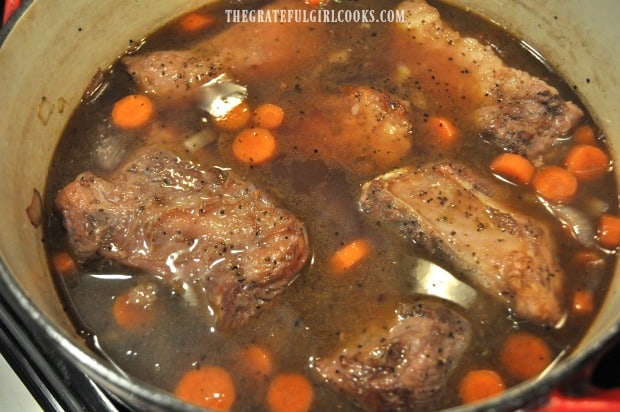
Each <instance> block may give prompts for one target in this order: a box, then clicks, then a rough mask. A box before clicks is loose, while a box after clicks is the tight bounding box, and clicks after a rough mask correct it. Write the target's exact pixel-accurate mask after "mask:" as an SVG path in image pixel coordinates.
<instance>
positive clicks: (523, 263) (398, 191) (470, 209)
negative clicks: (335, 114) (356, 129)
mask: <svg viewBox="0 0 620 412" xmlns="http://www.w3.org/2000/svg"><path fill="white" fill-rule="evenodd" d="M495 193H497V192H496V191H494V189H493V185H492V183H491V182H490V181H488V180H485V179H484V178H482V177H481V176H479V175H478V174H476V173H474V172H473V171H472V170H471V169H469V168H468V167H466V166H464V165H461V164H457V163H451V162H441V163H434V164H431V165H427V166H425V167H422V168H419V169H409V168H404V169H398V170H396V171H393V172H390V173H388V174H385V175H383V176H380V177H378V178H376V179H374V180H372V181H370V182H367V183H366V184H364V186H363V189H362V194H361V197H360V201H359V203H360V208H361V210H362V211H363V212H364V213H366V214H367V215H368V217H369V218H371V219H373V220H375V221H376V223H377V224H380V225H382V226H384V227H386V228H391V229H393V230H396V231H397V232H399V233H400V234H401V235H402V236H403V237H404V238H405V239H407V240H408V241H410V242H411V243H412V244H413V245H415V246H417V247H420V248H423V249H425V250H426V251H428V252H430V253H431V254H433V255H435V256H436V257H437V258H438V259H441V260H444V261H447V262H449V263H450V264H451V266H453V267H454V268H455V270H456V271H457V272H459V273H460V274H461V275H462V276H463V277H464V278H465V279H467V280H468V281H469V282H470V283H472V284H474V285H476V286H477V287H479V288H480V289H482V290H484V291H486V292H487V293H489V294H491V295H493V296H495V297H496V298H497V299H500V300H502V301H504V302H505V303H506V304H507V305H508V307H509V308H510V309H511V310H513V311H514V312H515V313H516V314H517V315H518V316H520V317H523V318H528V319H531V320H533V321H535V322H537V323H540V324H547V325H555V324H557V323H558V322H559V321H560V320H561V318H562V316H563V315H564V309H563V303H562V298H561V293H562V288H563V283H564V273H563V270H562V269H561V267H560V266H559V264H558V262H557V258H556V253H555V252H556V246H555V241H554V238H553V236H552V235H551V233H550V230H549V228H548V227H547V226H546V225H545V224H543V222H541V221H538V220H536V219H535V218H533V217H530V216H527V215H524V214H522V213H519V212H518V211H515V210H514V209H513V208H511V207H509V205H507V204H505V203H504V201H502V200H501V199H498V198H497V197H495Z"/></svg>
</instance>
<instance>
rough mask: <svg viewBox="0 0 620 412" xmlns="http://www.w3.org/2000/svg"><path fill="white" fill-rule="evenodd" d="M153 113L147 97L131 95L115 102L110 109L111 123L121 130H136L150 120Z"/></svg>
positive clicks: (151, 103)
mask: <svg viewBox="0 0 620 412" xmlns="http://www.w3.org/2000/svg"><path fill="white" fill-rule="evenodd" d="M154 111H155V108H154V106H153V102H152V101H151V99H150V98H149V97H147V96H145V95H142V94H131V95H129V96H125V97H123V98H122V99H120V100H119V101H117V102H116V103H115V104H114V107H112V123H113V124H114V125H115V126H117V127H120V128H122V129H137V128H140V127H142V126H144V125H146V124H147V123H148V122H149V120H151V118H152V117H153V113H154Z"/></svg>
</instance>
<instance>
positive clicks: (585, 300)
mask: <svg viewBox="0 0 620 412" xmlns="http://www.w3.org/2000/svg"><path fill="white" fill-rule="evenodd" d="M572 311H573V313H575V314H577V315H589V314H591V313H592V312H593V311H594V296H593V295H592V292H591V291H589V290H576V291H575V293H574V294H573V305H572Z"/></svg>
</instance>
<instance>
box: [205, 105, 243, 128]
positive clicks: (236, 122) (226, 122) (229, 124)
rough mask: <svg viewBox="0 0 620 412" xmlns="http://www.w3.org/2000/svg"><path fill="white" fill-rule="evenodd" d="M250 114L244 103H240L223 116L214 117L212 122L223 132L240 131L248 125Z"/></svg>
mask: <svg viewBox="0 0 620 412" xmlns="http://www.w3.org/2000/svg"><path fill="white" fill-rule="evenodd" d="M251 117H252V112H251V111H250V106H249V105H248V104H247V103H246V102H241V103H239V104H238V105H236V106H235V107H233V108H232V109H231V110H230V111H229V112H228V113H226V114H225V115H223V116H219V117H214V118H213V122H214V123H215V125H216V126H217V127H219V128H220V129H223V130H228V131H235V130H240V129H242V128H244V127H245V126H247V125H248V123H249V122H250V118H251Z"/></svg>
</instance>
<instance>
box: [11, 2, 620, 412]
mask: <svg viewBox="0 0 620 412" xmlns="http://www.w3.org/2000/svg"><path fill="white" fill-rule="evenodd" d="M448 2H449V3H453V4H455V5H458V6H460V7H463V8H468V9H471V10H472V11H474V12H475V13H478V14H481V15H483V16H485V17H486V18H488V19H490V20H492V21H494V22H496V23H497V24H499V25H500V26H502V27H504V28H506V29H507V30H508V31H509V32H511V33H513V34H514V35H515V36H516V37H517V38H519V39H522V42H523V45H524V47H528V48H531V49H532V50H533V51H536V52H537V53H540V56H544V58H545V60H546V62H547V63H548V64H549V65H550V66H551V67H552V68H553V69H554V70H555V71H556V72H557V73H558V74H559V75H560V76H561V77H563V78H564V79H565V80H566V81H567V82H568V83H569V84H570V85H571V86H572V87H573V88H574V90H575V92H576V93H577V95H578V96H579V97H580V99H581V101H582V102H583V104H584V105H585V106H586V107H587V109H588V110H589V111H590V113H591V114H592V115H593V117H594V120H595V121H596V123H597V124H598V125H599V126H600V127H601V128H602V129H603V130H604V132H605V134H606V136H607V139H608V142H609V144H610V150H611V152H612V154H613V156H614V159H615V161H616V163H617V162H618V160H620V157H619V156H620V154H619V152H618V148H619V147H620V117H619V115H618V114H619V113H620V71H619V70H618V67H620V42H619V41H618V39H620V24H618V19H619V18H620V4H619V3H618V2H617V1H616V0H593V1H588V2H584V1H582V0H547V1H539V0H484V1H480V0H450V1H448ZM18 3H19V1H15V0H7V3H6V5H5V6H6V7H5V9H6V10H5V23H6V24H5V26H4V27H3V29H2V31H1V32H0V87H1V90H2V91H1V95H0V104H1V106H0V107H1V109H0V173H1V174H0V176H1V178H0V198H1V199H2V203H1V205H2V206H1V207H2V209H1V210H2V214H1V215H0V216H1V217H2V229H1V230H0V258H1V261H0V294H1V296H2V298H3V299H4V300H6V302H7V303H8V304H9V305H10V306H11V308H12V309H13V310H14V311H15V312H16V313H17V315H18V317H19V318H20V320H21V321H22V322H23V324H24V328H26V329H27V331H28V333H29V334H30V335H32V336H34V337H36V340H37V341H38V343H39V344H40V345H41V346H42V347H49V348H54V349H55V353H58V354H60V356H62V357H63V358H65V360H66V361H67V362H68V363H70V364H72V365H75V366H76V367H77V368H79V370H81V371H82V372H83V373H84V374H86V375H87V376H88V377H89V378H90V379H92V381H93V382H95V383H96V384H97V385H98V386H99V387H101V388H102V389H103V390H104V391H106V392H107V393H109V394H110V396H112V397H114V398H116V399H118V400H120V401H121V402H122V403H124V404H126V405H128V406H129V407H130V408H131V409H135V410H165V411H170V410H179V411H191V410H197V408H195V407H193V406H191V405H188V404H184V403H182V402H180V401H178V400H177V399H175V398H174V397H173V396H171V395H169V394H168V393H166V392H164V391H161V390H158V389H156V388H154V387H150V386H148V385H146V384H143V383H140V382H137V381H134V380H131V379H128V378H127V377H126V376H124V375H122V374H121V373H119V372H118V371H117V370H116V369H115V368H114V367H113V365H111V364H109V363H108V362H107V361H106V360H103V359H102V358H100V357H99V356H97V354H95V353H94V352H93V351H92V350H91V349H90V348H89V347H88V346H87V345H86V344H85V342H84V340H83V339H82V337H81V336H79V335H78V334H77V333H76V331H75V329H74V328H73V326H72V324H71V322H70V321H69V319H68V318H67V315H66V313H65V312H64V310H63V306H62V304H61V302H60V300H59V298H58V296H57V294H56V292H55V289H54V284H53V282H52V277H51V276H50V273H49V269H48V265H47V261H46V256H45V252H44V248H43V244H42V239H41V238H42V233H41V228H36V227H33V225H32V224H31V223H30V221H29V219H28V217H27V215H26V212H25V208H26V207H27V206H28V205H29V204H30V202H31V198H32V196H33V189H37V190H38V191H40V192H43V190H44V186H45V181H46V173H47V170H48V165H49V163H50V160H51V158H52V154H53V151H54V148H55V146H56V144H57V141H58V139H59V137H60V136H61V133H62V131H63V129H64V127H65V125H66V124H67V122H68V120H69V117H70V115H71V113H72V111H73V110H74V109H75V107H76V106H77V105H78V104H79V102H80V98H81V96H82V93H83V91H84V90H85V89H86V87H87V85H88V84H89V82H90V80H91V78H92V77H93V75H94V73H95V72H96V70H97V69H98V68H101V69H105V68H106V67H108V66H109V65H110V64H111V63H112V62H113V61H114V60H115V58H117V57H118V56H120V55H121V54H122V53H123V52H124V51H125V50H126V48H127V46H128V40H129V39H141V38H143V37H144V36H145V35H147V34H149V33H151V32H152V31H153V30H154V29H156V28H158V27H160V26H161V25H163V24H164V23H166V22H167V21H169V20H171V19H172V18H174V17H176V16H178V15H180V14H182V13H185V12H187V11H190V10H191V9H193V8H196V7H198V6H201V5H203V4H204V3H205V0H162V1H153V0H134V1H116V0H107V1H94V0H73V1H70V2H67V1H63V0H25V1H23V2H22V4H21V5H20V6H19V7H17V5H18ZM13 11H15V13H12V12H13ZM11 14H12V16H11V17H10V18H9V15H11ZM618 170H619V169H618V168H617V167H616V173H617V172H618ZM619 271H620V268H617V267H616V270H615V272H616V274H615V277H614V279H613V281H612V282H611V285H610V288H609V291H608V293H607V297H606V299H605V302H604V304H603V305H602V307H601V310H600V313H599V314H598V316H597V317H596V319H595V321H594V323H593V324H592V326H591V328H590V329H589V331H588V332H587V334H586V335H585V337H584V338H583V340H582V341H581V343H580V344H579V345H578V346H577V347H576V348H574V350H573V351H572V352H571V353H570V354H569V355H567V356H566V357H564V358H563V359H561V360H560V361H559V362H557V364H556V365H555V366H554V367H553V368H552V369H551V370H550V371H549V372H548V373H546V374H545V375H544V376H541V377H539V378H537V379H534V380H530V381H527V382H525V383H523V384H520V385H518V386H516V387H514V388H511V389H509V390H508V391H506V392H505V393H504V394H503V395H502V396H499V397H496V398H494V399H492V400H489V401H488V402H486V403H484V404H480V405H474V406H463V407H459V408H456V409H455V410H459V411H463V412H464V411H472V410H515V409H520V408H526V409H528V408H537V407H538V408H543V409H544V410H549V411H550V410H554V411H563V410H583V411H585V410H588V411H592V410H609V411H611V410H620V392H618V391H616V390H608V391H605V390H600V389H597V388H594V387H593V386H592V385H590V384H588V381H587V375H588V371H590V370H591V369H592V365H593V364H594V362H595V361H596V360H597V359H599V357H600V356H601V355H602V354H603V353H604V352H605V351H606V350H608V349H609V348H610V347H612V346H613V345H614V344H615V343H616V341H617V340H618V339H617V338H618V336H619V329H620V273H618V272H619ZM584 371H585V372H584ZM583 375H586V381H585V382H586V384H585V392H586V393H585V394H586V395H588V396H587V397H585V398H579V399H576V398H575V399H574V398H571V397H568V395H559V394H558V392H559V391H558V389H557V388H560V387H562V386H566V385H569V383H571V382H574V380H575V378H577V379H578V380H579V381H580V382H583V378H582V376H583ZM569 386H572V387H573V388H575V385H569ZM577 387H578V388H581V389H583V388H584V385H578V386H577Z"/></svg>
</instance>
